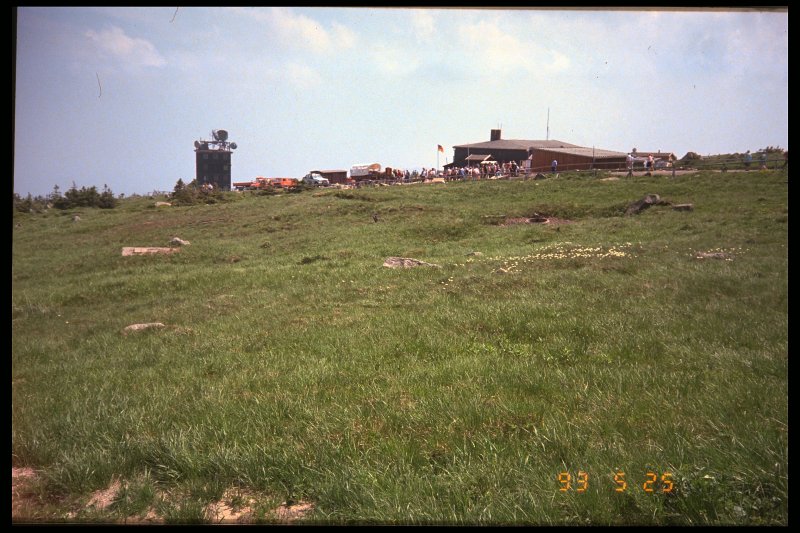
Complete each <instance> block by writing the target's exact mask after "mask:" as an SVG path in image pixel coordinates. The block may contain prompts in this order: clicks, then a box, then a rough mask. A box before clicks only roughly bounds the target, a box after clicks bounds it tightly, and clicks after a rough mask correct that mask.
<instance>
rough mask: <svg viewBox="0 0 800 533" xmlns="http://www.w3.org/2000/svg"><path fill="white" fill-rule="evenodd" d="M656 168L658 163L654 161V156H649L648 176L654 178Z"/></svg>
mask: <svg viewBox="0 0 800 533" xmlns="http://www.w3.org/2000/svg"><path fill="white" fill-rule="evenodd" d="M655 168H656V162H655V160H654V159H653V154H650V155H649V156H647V175H648V176H652V175H653V171H654V170H655Z"/></svg>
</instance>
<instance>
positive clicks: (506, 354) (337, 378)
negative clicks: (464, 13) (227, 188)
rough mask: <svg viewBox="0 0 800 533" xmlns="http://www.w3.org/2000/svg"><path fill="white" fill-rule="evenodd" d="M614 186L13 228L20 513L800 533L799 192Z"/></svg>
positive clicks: (562, 180) (136, 202) (189, 209)
mask: <svg viewBox="0 0 800 533" xmlns="http://www.w3.org/2000/svg"><path fill="white" fill-rule="evenodd" d="M605 177H606V176H605V175H597V176H593V175H592V174H591V173H574V174H560V175H559V176H558V177H549V178H547V179H543V180H527V181H523V180H518V181H500V180H498V181H479V182H451V183H441V184H415V185H406V186H391V187H374V188H362V189H352V190H336V189H332V188H331V189H319V190H314V191H304V192H302V193H299V194H276V195H258V194H256V193H251V192H243V193H236V192H231V193H226V194H225V196H224V198H225V201H221V202H218V203H216V204H213V205H193V206H185V207H177V206H172V207H155V202H156V201H166V200H167V198H148V197H139V198H128V199H124V200H123V201H121V202H120V204H119V206H118V207H117V208H115V209H73V210H66V211H58V210H53V209H51V210H48V211H47V212H46V213H38V214H35V213H15V215H14V220H13V222H14V229H13V234H12V237H13V242H12V297H11V299H12V343H11V344H12V350H11V379H12V391H11V397H12V410H11V411H12V423H11V453H12V457H11V459H12V468H29V469H32V470H33V471H35V473H36V478H35V480H34V481H32V482H31V483H30V484H29V485H28V486H27V488H26V489H25V490H24V491H22V493H21V496H24V499H23V500H22V501H21V502H20V503H19V504H18V505H16V506H15V510H14V515H13V517H12V518H13V521H15V522H19V523H24V522H37V523H38V522H99V523H123V522H125V523H131V522H143V521H144V522H147V521H155V522H165V523H178V524H184V523H203V522H206V523H207V522H215V521H219V520H222V519H223V518H224V517H223V518H220V517H221V516H223V515H224V513H221V512H219V510H220V509H221V508H224V509H226V512H227V513H228V514H227V515H225V516H227V517H228V518H227V519H228V520H230V521H234V520H240V521H243V522H255V523H279V522H285V521H287V520H288V518H286V517H287V516H289V515H285V514H282V512H281V511H280V510H289V509H298V512H297V513H296V514H295V515H292V516H291V520H293V521H294V523H312V524H451V525H471V524H476V525H504V524H515V525H516V524H530V525H578V524H591V525H629V524H637V525H787V524H788V185H787V182H788V172H786V171H783V172H782V171H758V172H755V171H750V172H727V173H714V172H698V173H695V174H687V175H681V176H676V177H674V178H672V177H669V176H653V177H646V176H636V177H633V178H623V179H619V180H605V179H602V178H605ZM648 193H654V194H658V195H660V197H661V198H662V199H664V200H667V201H669V202H672V203H675V204H684V203H690V204H692V205H693V210H691V211H678V210H674V209H672V208H671V207H670V206H668V205H655V206H652V207H650V208H649V209H646V210H644V211H643V212H641V213H640V214H637V215H625V210H626V208H627V206H628V205H629V204H630V203H632V202H634V201H636V200H639V199H641V198H642V197H643V196H644V195H645V194H648ZM75 215H78V216H79V220H75V219H74V216H75ZM373 215H377V219H378V221H377V222H375V218H374V217H373ZM528 218H535V219H539V220H541V219H548V220H549V221H550V223H512V222H524V219H528ZM176 236H177V237H180V238H181V239H184V240H187V241H189V242H190V243H191V244H189V245H185V246H183V247H181V248H180V251H179V252H178V253H173V254H169V255H146V256H133V257H123V256H122V255H121V249H122V247H125V246H169V242H170V240H171V239H172V238H173V237H176ZM702 253H706V254H708V255H706V256H700V257H698V255H699V254H702ZM390 256H400V257H411V258H415V259H419V260H422V261H425V262H428V263H432V264H435V265H438V266H435V267H424V266H423V267H416V268H408V269H403V268H397V269H393V268H387V267H384V266H383V263H384V260H385V259H386V258H387V257H390ZM156 322H157V323H161V324H163V325H164V327H159V328H151V329H147V330H143V331H138V332H131V333H128V332H125V331H124V329H125V328H126V327H127V326H129V325H131V324H137V323H156ZM109 487H113V489H114V490H112V491H110V492H108V495H109V496H108V501H107V502H105V503H104V504H103V505H99V504H97V499H96V497H95V496H96V495H97V494H98V491H108V490H109ZM300 509H302V512H301V511H300ZM287 512H288V511H287ZM237 513H238V514H237Z"/></svg>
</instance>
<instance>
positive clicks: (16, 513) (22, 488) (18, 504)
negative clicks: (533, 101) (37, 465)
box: [11, 466, 38, 521]
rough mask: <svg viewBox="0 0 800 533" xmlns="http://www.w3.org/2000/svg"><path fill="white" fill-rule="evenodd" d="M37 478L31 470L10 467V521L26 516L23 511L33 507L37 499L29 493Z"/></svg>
mask: <svg viewBox="0 0 800 533" xmlns="http://www.w3.org/2000/svg"><path fill="white" fill-rule="evenodd" d="M37 478H38V476H37V475H36V472H35V471H34V470H33V468H17V467H13V466H12V467H11V520H12V521H14V520H15V519H18V518H21V517H22V516H24V515H26V514H27V513H25V512H24V511H25V509H27V508H30V507H32V506H34V505H35V504H36V503H37V498H36V496H35V495H34V494H33V492H31V490H30V487H31V485H32V484H33V483H34V482H35V481H36V480H37Z"/></svg>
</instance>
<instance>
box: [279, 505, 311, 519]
mask: <svg viewBox="0 0 800 533" xmlns="http://www.w3.org/2000/svg"><path fill="white" fill-rule="evenodd" d="M313 509H314V504H313V503H309V502H303V501H300V502H297V503H294V504H291V505H287V504H286V503H285V502H284V503H283V504H281V505H280V506H279V507H278V508H277V509H273V511H272V513H273V514H274V515H275V516H276V517H277V518H278V520H281V521H282V522H294V521H295V520H298V519H300V518H303V517H304V516H305V515H306V514H308V513H309V512H310V511H312V510H313Z"/></svg>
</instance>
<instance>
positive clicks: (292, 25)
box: [235, 7, 356, 54]
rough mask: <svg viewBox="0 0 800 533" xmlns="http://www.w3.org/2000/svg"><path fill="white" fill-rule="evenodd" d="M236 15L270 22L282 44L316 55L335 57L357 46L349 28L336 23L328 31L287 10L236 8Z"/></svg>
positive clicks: (313, 20) (316, 22) (320, 24)
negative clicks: (335, 53) (344, 50)
mask: <svg viewBox="0 0 800 533" xmlns="http://www.w3.org/2000/svg"><path fill="white" fill-rule="evenodd" d="M235 11H237V12H239V13H243V14H245V15H246V16H249V17H252V18H254V19H255V20H258V21H263V22H266V23H267V24H268V25H269V27H270V30H271V32H273V33H274V35H275V36H276V37H277V38H278V39H279V40H280V41H281V42H283V43H288V44H289V45H291V46H297V47H300V48H306V49H308V50H310V51H312V52H315V53H322V54H325V53H331V52H335V51H337V50H341V49H345V48H351V47H353V46H355V43H356V35H355V33H354V32H353V31H352V30H350V29H349V28H347V27H346V26H344V25H342V24H339V23H337V22H334V23H332V24H331V26H330V28H325V27H324V25H323V24H322V23H321V22H319V21H317V20H315V19H313V18H311V17H307V16H305V15H302V14H298V13H295V12H294V11H293V10H291V9H289V8H286V7H270V8H269V9H268V10H266V11H264V10H258V9H255V10H253V9H244V8H235Z"/></svg>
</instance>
